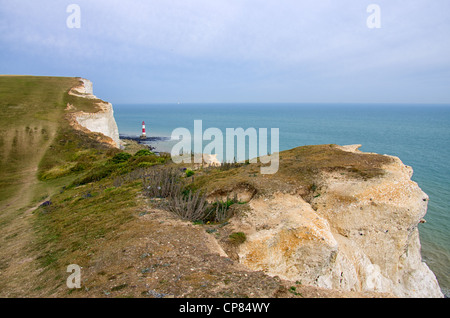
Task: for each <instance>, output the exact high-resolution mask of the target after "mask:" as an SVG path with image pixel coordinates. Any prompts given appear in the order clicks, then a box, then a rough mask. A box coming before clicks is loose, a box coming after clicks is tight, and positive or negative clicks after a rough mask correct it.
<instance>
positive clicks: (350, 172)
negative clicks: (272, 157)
mask: <svg viewBox="0 0 450 318" xmlns="http://www.w3.org/2000/svg"><path fill="white" fill-rule="evenodd" d="M359 147H360V145H354V146H344V147H342V146H337V145H319V146H306V147H299V148H295V149H292V150H288V151H285V152H282V153H280V171H279V172H278V173H277V174H275V175H273V176H257V175H255V174H252V171H250V170H251V169H253V168H250V167H248V168H247V167H242V168H240V169H241V171H239V173H236V174H233V175H234V176H237V175H240V176H241V177H239V178H236V177H234V176H233V177H230V176H229V177H228V181H227V184H226V185H225V184H222V183H221V182H222V181H218V182H215V183H216V185H214V183H213V182H210V183H208V180H199V181H198V184H204V187H205V188H210V187H216V188H215V189H214V190H212V191H211V192H210V198H211V199H216V198H218V197H221V198H222V199H223V197H225V196H229V197H233V196H238V198H239V200H240V201H247V202H248V203H247V209H246V210H245V211H244V212H241V213H237V214H236V215H235V216H234V217H233V218H232V219H231V220H230V222H229V225H227V227H228V228H229V229H228V231H229V232H230V233H231V232H242V233H245V235H246V241H245V242H244V243H243V244H241V245H240V246H239V247H238V248H237V249H235V250H234V251H233V250H232V249H230V248H229V247H228V253H234V256H235V259H236V260H237V261H239V262H240V263H241V264H243V265H245V266H246V267H248V268H250V269H252V270H255V271H263V272H265V273H266V274H268V275H270V276H278V277H280V278H282V279H285V280H288V281H293V282H295V281H297V282H301V283H302V284H303V285H309V286H315V287H320V288H326V289H333V290H339V291H353V292H380V293H387V294H391V295H394V296H396V297H420V298H422V297H443V294H442V292H441V290H440V288H439V284H438V282H437V280H436V277H435V275H434V274H433V272H432V271H431V270H430V269H429V268H428V266H427V265H426V264H425V263H424V262H422V258H421V254H420V248H421V246H420V240H419V231H418V224H419V223H420V222H422V221H423V217H424V216H425V214H426V210H427V204H428V196H427V195H426V194H425V193H424V192H423V191H422V190H421V189H420V188H419V186H418V185H417V183H416V182H413V181H412V180H411V176H412V173H413V171H412V168H411V167H408V166H405V165H404V164H403V163H402V162H401V160H400V159H399V158H397V157H393V156H387V155H378V154H371V153H363V152H361V151H359V150H358V148H359ZM249 166H251V165H249ZM246 169H249V171H245V170H246ZM228 174H229V175H230V173H228ZM242 176H249V177H242ZM233 178H234V179H233ZM198 179H201V178H200V177H199V178H198ZM221 179H222V178H221V177H220V176H217V175H215V180H221ZM233 180H234V181H233ZM217 184H218V185H217ZM223 247H224V250H225V251H227V245H226V244H224V245H223Z"/></svg>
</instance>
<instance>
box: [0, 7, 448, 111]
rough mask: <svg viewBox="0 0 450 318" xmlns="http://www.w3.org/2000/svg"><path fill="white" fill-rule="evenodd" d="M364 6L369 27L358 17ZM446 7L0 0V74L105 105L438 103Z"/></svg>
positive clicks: (443, 77)
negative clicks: (90, 86) (375, 13)
mask: <svg viewBox="0 0 450 318" xmlns="http://www.w3.org/2000/svg"><path fill="white" fill-rule="evenodd" d="M70 4H77V5H78V6H79V8H80V9H81V13H80V23H81V25H80V28H68V26H67V19H68V17H69V16H70V13H67V11H66V9H67V7H68V6H69V5H70ZM370 4H377V5H378V6H379V8H380V9H381V16H380V18H381V19H380V21H381V28H372V29H371V28H368V26H367V19H368V17H369V16H370V15H371V14H372V13H371V12H369V13H368V12H367V7H368V6H369V5H370ZM449 12H450V1H448V0H433V1H430V0H383V1H382V0H370V1H364V0H338V1H336V0H316V1H303V0H127V1H125V0H122V1H118V0H70V1H64V0H53V1H50V0H43V1H34V0H27V1H25V0H0V74H31V75H54V76H80V77H85V78H88V79H90V80H92V81H93V82H94V93H95V94H96V95H97V96H98V97H100V98H102V99H105V100H108V101H110V102H112V103H149V102H150V103H154V102H178V101H181V102H305V103H308V102H339V103H345V102H356V103H359V102H362V103H363V102H405V103H410V102H415V103H450V20H449V17H448V13H449Z"/></svg>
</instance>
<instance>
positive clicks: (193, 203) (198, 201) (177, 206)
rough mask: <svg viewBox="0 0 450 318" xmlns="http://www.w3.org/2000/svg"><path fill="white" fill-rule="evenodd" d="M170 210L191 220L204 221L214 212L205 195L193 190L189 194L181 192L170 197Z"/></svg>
mask: <svg viewBox="0 0 450 318" xmlns="http://www.w3.org/2000/svg"><path fill="white" fill-rule="evenodd" d="M169 210H170V211H171V212H173V213H175V214H177V215H178V216H179V217H181V218H182V219H184V220H189V221H203V220H204V219H206V218H208V216H209V214H210V213H211V212H212V210H211V208H210V207H209V204H208V201H206V198H205V196H203V195H201V193H200V192H195V193H192V192H191V191H189V194H188V195H187V196H184V195H182V194H181V195H177V196H174V197H172V198H170V200H169Z"/></svg>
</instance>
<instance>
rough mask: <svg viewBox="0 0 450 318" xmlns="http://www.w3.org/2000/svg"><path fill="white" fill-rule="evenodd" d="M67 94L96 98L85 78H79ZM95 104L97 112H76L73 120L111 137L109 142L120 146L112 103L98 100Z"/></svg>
mask: <svg viewBox="0 0 450 318" xmlns="http://www.w3.org/2000/svg"><path fill="white" fill-rule="evenodd" d="M69 94H71V95H74V96H78V97H82V98H87V99H97V97H96V96H95V95H94V93H93V85H92V82H91V81H89V80H87V79H81V83H80V85H79V86H76V87H74V88H72V89H71V90H70V92H69ZM96 105H97V107H98V109H99V110H98V111H97V112H92V113H91V112H89V113H88V112H84V111H79V112H76V113H75V120H76V121H77V123H78V124H79V125H80V126H81V127H83V128H85V129H88V130H89V131H91V132H96V133H101V134H103V135H105V136H107V137H109V138H111V139H112V142H110V144H112V145H113V146H115V147H117V148H120V146H121V141H120V139H119V129H118V128H117V123H116V120H115V119H114V111H113V106H112V104H111V103H107V102H104V101H101V100H98V101H97V102H96ZM69 107H70V105H69Z"/></svg>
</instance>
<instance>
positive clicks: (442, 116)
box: [114, 104, 450, 296]
mask: <svg viewBox="0 0 450 318" xmlns="http://www.w3.org/2000/svg"><path fill="white" fill-rule="evenodd" d="M114 116H115V118H116V121H117V124H118V127H119V132H120V133H121V134H125V135H134V136H138V135H140V132H141V123H142V121H143V120H145V122H146V126H147V127H146V128H147V136H170V135H171V132H172V130H173V129H175V128H178V127H185V128H188V129H189V130H190V131H191V133H193V125H194V120H196V119H201V120H202V121H203V130H205V129H206V128H209V127H217V128H219V129H221V130H222V131H223V133H224V135H225V128H238V127H242V128H244V129H247V128H249V127H254V128H279V129H280V139H279V140H280V150H281V151H282V150H287V149H291V148H294V147H298V146H303V145H317V144H331V143H333V144H339V145H349V144H362V147H361V148H360V149H361V150H362V151H366V152H376V153H380V154H389V155H394V156H398V157H399V158H400V159H401V160H402V161H403V163H405V164H406V165H409V166H412V167H413V169H414V175H413V178H412V179H413V180H414V181H416V182H417V183H418V184H419V186H420V187H421V188H422V190H423V191H425V192H426V193H427V194H428V195H429V197H430V201H429V205H428V213H427V215H426V216H425V219H426V220H427V223H425V224H420V225H419V231H420V239H421V243H422V256H423V260H424V261H425V262H426V263H427V264H428V266H429V267H430V268H431V270H432V271H433V272H434V273H435V275H436V277H437V278H438V281H439V284H440V286H441V288H442V290H443V292H444V293H445V294H446V295H447V296H449V295H450V231H449V227H450V105H416V104H415V105H406V104H393V105H390V104H380V105H376V104H367V105H364V104H361V105H358V104H352V105H347V104H173V105H172V104H148V105H125V104H123V105H114ZM269 131H270V129H269ZM174 143H176V142H174V141H168V142H159V143H155V144H153V146H156V148H157V149H159V150H160V151H170V149H171V146H172V145H173V144H174ZM206 144H207V142H205V143H204V145H206Z"/></svg>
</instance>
